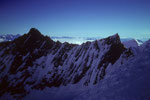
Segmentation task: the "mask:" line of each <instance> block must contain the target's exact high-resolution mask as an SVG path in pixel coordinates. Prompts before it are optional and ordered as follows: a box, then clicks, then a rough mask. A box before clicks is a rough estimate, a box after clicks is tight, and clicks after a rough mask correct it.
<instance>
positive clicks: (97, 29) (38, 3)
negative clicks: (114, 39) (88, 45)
mask: <svg viewBox="0 0 150 100" xmlns="http://www.w3.org/2000/svg"><path fill="white" fill-rule="evenodd" d="M31 27H35V28H37V29H39V30H40V31H41V32H42V33H43V34H46V35H50V36H75V37H97V36H98V37H106V36H109V35H112V34H115V33H119V35H120V36H121V37H133V38H146V37H149V38H150V0H0V34H7V33H14V34H16V33H20V34H23V33H27V32H28V31H29V29H30V28H31Z"/></svg>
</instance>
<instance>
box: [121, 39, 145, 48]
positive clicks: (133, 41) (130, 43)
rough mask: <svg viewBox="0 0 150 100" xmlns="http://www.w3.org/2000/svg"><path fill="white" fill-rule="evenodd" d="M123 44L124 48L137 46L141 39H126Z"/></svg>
mask: <svg viewBox="0 0 150 100" xmlns="http://www.w3.org/2000/svg"><path fill="white" fill-rule="evenodd" d="M123 44H124V46H125V47H126V48H130V47H138V46H140V45H142V44H143V41H141V40H138V39H131V40H128V41H124V42H123Z"/></svg>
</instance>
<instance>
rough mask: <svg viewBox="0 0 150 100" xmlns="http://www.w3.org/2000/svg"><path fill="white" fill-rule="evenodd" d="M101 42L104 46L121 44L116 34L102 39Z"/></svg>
mask: <svg viewBox="0 0 150 100" xmlns="http://www.w3.org/2000/svg"><path fill="white" fill-rule="evenodd" d="M102 40H104V41H105V43H106V44H113V43H121V41H120V36H119V35H118V33H116V34H114V35H112V36H109V37H107V38H104V39H102Z"/></svg>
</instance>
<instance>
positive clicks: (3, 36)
mask: <svg viewBox="0 0 150 100" xmlns="http://www.w3.org/2000/svg"><path fill="white" fill-rule="evenodd" d="M19 36H20V35H19V34H16V35H14V34H0V42H4V41H12V40H14V39H16V38H18V37H19Z"/></svg>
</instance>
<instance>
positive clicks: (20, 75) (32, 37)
mask: <svg viewBox="0 0 150 100" xmlns="http://www.w3.org/2000/svg"><path fill="white" fill-rule="evenodd" d="M132 56H133V53H132V50H131V49H126V48H125V47H124V45H123V44H122V43H121V42H120V37H119V36H118V34H115V35H114V36H110V37H108V38H104V39H101V40H96V41H94V42H86V43H84V44H82V45H75V44H69V43H60V42H54V41H53V40H51V39H50V38H49V37H47V36H43V35H42V34H41V33H40V32H39V31H38V30H37V29H35V28H32V29H31V30H30V31H29V32H28V33H27V34H24V35H23V36H20V37H19V38H17V39H15V40H14V41H11V42H3V43H0V96H3V95H5V94H9V95H11V96H12V97H14V98H16V99H20V98H23V97H24V96H26V95H27V94H29V93H30V91H32V90H43V89H45V88H46V87H60V86H67V85H68V84H80V85H83V86H87V87H88V86H91V85H94V84H97V83H99V82H100V81H101V80H103V79H104V78H105V76H106V70H107V69H108V67H110V66H112V65H114V64H115V63H117V62H118V60H119V59H121V60H119V61H120V62H119V63H120V64H124V62H126V61H127V60H128V59H129V58H130V57H132Z"/></svg>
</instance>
